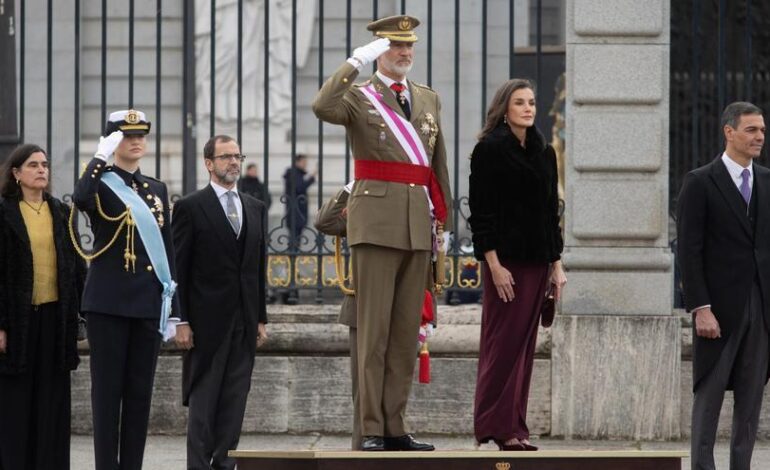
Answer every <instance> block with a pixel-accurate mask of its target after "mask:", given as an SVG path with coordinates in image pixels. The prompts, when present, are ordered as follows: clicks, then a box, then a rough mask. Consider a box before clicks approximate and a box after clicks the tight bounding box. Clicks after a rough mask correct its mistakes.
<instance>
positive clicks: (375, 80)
mask: <svg viewBox="0 0 770 470" xmlns="http://www.w3.org/2000/svg"><path fill="white" fill-rule="evenodd" d="M372 85H374V89H375V90H377V91H378V92H379V93H380V94H381V95H382V101H384V102H385V104H386V105H387V106H388V107H389V108H390V109H392V110H393V111H395V112H396V113H397V114H398V115H399V116H401V117H402V118H404V119H406V115H405V114H404V111H403V110H402V109H401V106H400V105H399V104H398V100H396V95H395V93H393V90H391V89H390V88H388V87H386V86H385V84H384V83H382V80H380V77H378V76H377V74H374V75H373V76H372ZM412 100H414V95H412ZM412 116H414V112H412Z"/></svg>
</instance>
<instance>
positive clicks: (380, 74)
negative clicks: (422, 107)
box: [374, 70, 412, 109]
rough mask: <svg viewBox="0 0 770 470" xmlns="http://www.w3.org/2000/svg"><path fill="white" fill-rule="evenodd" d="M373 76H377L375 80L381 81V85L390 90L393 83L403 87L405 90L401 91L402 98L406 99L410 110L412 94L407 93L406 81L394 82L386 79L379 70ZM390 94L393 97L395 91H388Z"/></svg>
mask: <svg viewBox="0 0 770 470" xmlns="http://www.w3.org/2000/svg"><path fill="white" fill-rule="evenodd" d="M374 74H375V75H377V78H379V79H380V80H382V83H384V84H385V86H386V87H388V88H390V86H391V85H392V84H394V83H400V84H402V85H404V86H405V87H406V88H405V89H404V91H403V94H404V97H405V98H406V101H407V102H408V103H409V109H412V94H411V93H410V92H409V84H408V83H407V81H406V79H404V81H403V82H396V81H395V80H393V79H392V78H390V77H386V76H385V75H384V74H383V73H381V72H380V71H379V70H378V71H376V72H374ZM390 92H391V93H393V94H394V95H395V94H396V92H395V91H393V90H390Z"/></svg>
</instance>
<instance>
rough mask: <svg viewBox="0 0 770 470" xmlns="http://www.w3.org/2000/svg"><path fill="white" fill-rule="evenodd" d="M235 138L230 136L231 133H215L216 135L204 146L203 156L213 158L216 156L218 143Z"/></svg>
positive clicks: (231, 140) (232, 140)
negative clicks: (215, 151) (215, 148)
mask: <svg viewBox="0 0 770 470" xmlns="http://www.w3.org/2000/svg"><path fill="white" fill-rule="evenodd" d="M234 141H235V139H233V138H232V137H230V136H229V135H215V136H214V137H212V138H210V139H209V140H208V142H206V145H204V146H203V158H206V159H208V160H211V159H213V158H214V147H215V146H216V145H217V143H219V142H222V143H227V142H234Z"/></svg>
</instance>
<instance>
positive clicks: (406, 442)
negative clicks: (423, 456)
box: [385, 434, 436, 451]
mask: <svg viewBox="0 0 770 470" xmlns="http://www.w3.org/2000/svg"><path fill="white" fill-rule="evenodd" d="M385 450H416V451H429V450H436V448H435V447H433V444H428V443H427V442H420V441H418V440H415V438H413V437H412V435H411V434H404V435H403V436H399V437H386V438H385Z"/></svg>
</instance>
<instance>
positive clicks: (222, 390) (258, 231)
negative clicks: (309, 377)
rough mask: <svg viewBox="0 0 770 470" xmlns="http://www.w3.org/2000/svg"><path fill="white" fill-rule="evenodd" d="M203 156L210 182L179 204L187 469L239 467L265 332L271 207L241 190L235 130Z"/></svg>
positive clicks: (212, 142)
mask: <svg viewBox="0 0 770 470" xmlns="http://www.w3.org/2000/svg"><path fill="white" fill-rule="evenodd" d="M203 158H204V162H205V164H206V169H207V170H208V171H209V175H210V177H211V184H210V185H208V186H206V187H205V188H204V189H201V190H199V191H196V192H194V193H192V194H190V195H188V196H186V197H184V198H182V199H180V200H179V201H178V202H177V203H176V204H175V205H174V227H173V230H174V243H175V246H176V256H177V268H178V280H179V300H180V303H181V304H182V317H181V322H180V323H179V325H178V326H177V332H176V340H177V344H178V345H179V346H180V347H181V348H183V349H185V350H187V352H186V353H185V355H184V362H183V370H182V381H183V384H182V387H183V403H184V405H185V406H188V407H189V419H188V425H187V468H188V469H190V470H193V469H196V470H197V469H201V470H202V469H206V470H209V469H233V468H235V459H232V458H229V457H228V456H227V452H228V450H230V449H235V448H236V447H237V446H238V440H239V438H240V434H241V425H242V424H243V415H244V412H245V409H246V398H247V397H248V394H249V388H250V386H251V371H252V368H253V366H254V354H255V352H256V348H257V346H259V345H261V344H262V343H263V342H264V341H265V340H266V339H267V330H266V328H265V325H266V324H267V311H266V309H265V273H266V270H265V260H266V254H265V238H266V237H265V233H266V217H267V210H266V208H265V206H264V204H262V203H261V202H260V201H257V200H256V199H254V198H253V197H251V196H249V195H247V194H244V193H240V192H238V191H237V190H235V183H236V181H237V180H238V176H239V175H240V173H241V162H242V161H243V156H242V155H241V152H240V148H239V147H238V144H237V143H236V142H235V141H234V140H233V139H232V138H231V137H228V136H224V135H218V136H214V137H212V138H211V139H209V141H208V142H207V143H206V145H205V146H204V147H203Z"/></svg>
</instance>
